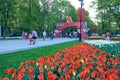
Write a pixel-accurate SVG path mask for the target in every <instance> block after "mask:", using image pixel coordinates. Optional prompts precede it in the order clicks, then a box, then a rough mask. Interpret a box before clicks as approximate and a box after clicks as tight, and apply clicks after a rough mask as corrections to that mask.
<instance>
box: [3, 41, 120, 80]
mask: <svg viewBox="0 0 120 80" xmlns="http://www.w3.org/2000/svg"><path fill="white" fill-rule="evenodd" d="M29 65H34V62H33V61H26V69H25V68H24V64H23V63H21V65H20V67H19V69H20V71H19V74H18V75H17V74H16V72H15V71H14V69H13V68H10V69H7V70H6V71H5V73H6V74H8V75H11V74H13V73H14V77H12V78H13V79H14V80H22V79H23V78H24V76H25V71H28V74H29V77H30V78H34V75H36V73H35V70H36V68H33V67H29ZM34 66H35V65H34ZM36 67H37V68H38V71H39V74H38V75H37V78H38V79H39V80H46V79H47V80H56V79H59V80H71V79H72V80H73V79H74V80H79V79H84V80H119V79H120V77H119V76H120V59H119V58H118V57H117V56H112V55H111V54H108V53H106V52H104V51H101V50H99V49H98V48H96V47H93V46H90V45H88V44H85V43H81V44H78V45H75V46H72V47H70V48H66V49H64V50H60V51H58V52H56V54H54V55H48V56H45V57H43V58H38V59H37V61H36Z"/></svg>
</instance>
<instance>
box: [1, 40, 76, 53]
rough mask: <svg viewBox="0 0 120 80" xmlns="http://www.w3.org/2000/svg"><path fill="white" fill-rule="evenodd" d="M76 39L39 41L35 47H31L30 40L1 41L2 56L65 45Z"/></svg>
mask: <svg viewBox="0 0 120 80" xmlns="http://www.w3.org/2000/svg"><path fill="white" fill-rule="evenodd" d="M73 40H76V39H70V38H55V39H53V40H51V39H46V40H45V41H43V39H37V41H36V44H35V45H29V41H28V40H0V54H5V53H10V52H15V51H20V50H27V49H32V48H37V47H43V46H48V45H53V44H58V43H64V42H69V41H73Z"/></svg>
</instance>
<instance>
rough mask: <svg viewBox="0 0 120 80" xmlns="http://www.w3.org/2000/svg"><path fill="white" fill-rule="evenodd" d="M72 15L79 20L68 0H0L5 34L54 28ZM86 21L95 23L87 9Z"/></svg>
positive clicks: (0, 19)
mask: <svg viewBox="0 0 120 80" xmlns="http://www.w3.org/2000/svg"><path fill="white" fill-rule="evenodd" d="M68 16H71V17H72V19H73V21H75V22H76V21H78V20H77V9H75V7H74V6H73V5H71V3H70V2H69V1H68V0H0V25H1V26H2V30H3V36H4V37H5V36H6V34H10V33H12V32H17V33H21V32H22V31H27V32H30V31H31V30H32V29H34V30H37V31H38V32H39V33H40V32H41V31H43V30H49V31H51V30H53V29H55V28H56V23H58V22H65V21H66V19H67V17H68ZM85 19H86V22H88V24H89V25H90V26H92V25H94V23H93V22H92V20H91V19H90V17H89V13H88V11H86V18H85Z"/></svg>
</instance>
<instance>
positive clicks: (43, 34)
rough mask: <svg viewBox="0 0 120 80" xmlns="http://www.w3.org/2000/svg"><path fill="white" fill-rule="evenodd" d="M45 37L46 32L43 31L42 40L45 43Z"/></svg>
mask: <svg viewBox="0 0 120 80" xmlns="http://www.w3.org/2000/svg"><path fill="white" fill-rule="evenodd" d="M46 35H47V33H46V31H44V32H43V40H44V41H45V38H46Z"/></svg>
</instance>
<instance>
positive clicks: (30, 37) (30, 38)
mask: <svg viewBox="0 0 120 80" xmlns="http://www.w3.org/2000/svg"><path fill="white" fill-rule="evenodd" d="M28 38H29V41H30V45H31V44H32V41H33V40H32V35H31V34H29V36H28Z"/></svg>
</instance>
